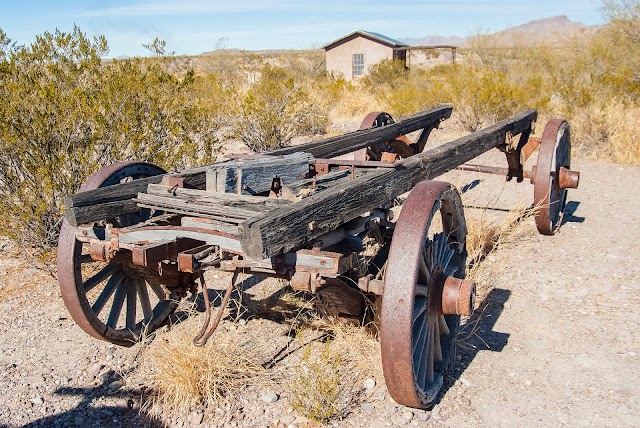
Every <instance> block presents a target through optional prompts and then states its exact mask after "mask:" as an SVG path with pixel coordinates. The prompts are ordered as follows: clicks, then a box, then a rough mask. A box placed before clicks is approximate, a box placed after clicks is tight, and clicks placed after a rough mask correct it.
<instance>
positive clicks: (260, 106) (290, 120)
mask: <svg viewBox="0 0 640 428" xmlns="http://www.w3.org/2000/svg"><path fill="white" fill-rule="evenodd" d="M260 74H261V77H260V79H259V80H258V81H257V82H256V83H254V84H253V85H252V86H251V87H250V88H249V89H248V90H246V91H245V92H244V93H241V94H239V95H237V96H236V95H235V94H230V95H229V97H230V98H231V99H236V98H237V103H236V104H235V106H234V108H233V110H232V111H233V114H232V130H231V132H230V136H231V137H233V138H237V139H239V140H242V141H243V142H244V143H245V144H246V145H247V146H249V148H250V149H251V150H253V151H256V152H261V151H265V150H271V149H276V148H278V147H285V146H287V145H289V143H290V142H291V140H292V139H293V138H294V137H296V136H299V135H310V134H317V133H323V132H324V131H325V126H326V123H327V117H326V114H324V113H323V112H322V111H321V110H320V108H319V106H318V105H317V104H315V103H313V102H312V98H311V97H310V96H309V93H308V92H307V91H305V90H304V88H303V86H302V84H301V83H300V82H299V81H297V80H296V79H295V78H294V76H293V75H292V74H291V73H290V72H288V71H287V70H286V69H284V68H281V67H274V66H271V65H269V64H265V65H263V66H262V68H261V69H260Z"/></svg>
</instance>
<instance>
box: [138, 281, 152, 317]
mask: <svg viewBox="0 0 640 428" xmlns="http://www.w3.org/2000/svg"><path fill="white" fill-rule="evenodd" d="M138 296H139V297H140V305H141V306H142V313H143V315H144V320H145V321H150V320H151V318H153V310H152V309H151V302H150V301H149V293H148V292H147V284H146V283H145V281H144V279H139V280H138Z"/></svg>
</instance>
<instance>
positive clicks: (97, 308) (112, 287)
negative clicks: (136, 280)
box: [91, 271, 124, 316]
mask: <svg viewBox="0 0 640 428" xmlns="http://www.w3.org/2000/svg"><path fill="white" fill-rule="evenodd" d="M123 279H124V272H123V271H119V272H116V273H115V274H114V275H113V276H112V277H111V278H109V281H107V284H106V285H105V286H104V289H103V290H102V292H101V293H100V295H99V296H98V298H97V299H96V301H95V302H94V303H93V305H91V309H92V310H93V312H94V313H95V314H96V316H98V315H99V314H100V312H101V311H102V309H104V305H106V304H107V302H108V301H109V299H110V298H111V296H112V295H113V292H114V291H116V287H118V286H119V285H120V283H121V282H122V281H123Z"/></svg>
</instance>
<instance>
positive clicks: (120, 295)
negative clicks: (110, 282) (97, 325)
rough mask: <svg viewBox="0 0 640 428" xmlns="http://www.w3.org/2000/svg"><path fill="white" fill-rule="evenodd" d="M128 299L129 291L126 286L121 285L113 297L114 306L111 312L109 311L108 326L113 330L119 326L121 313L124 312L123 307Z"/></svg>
mask: <svg viewBox="0 0 640 428" xmlns="http://www.w3.org/2000/svg"><path fill="white" fill-rule="evenodd" d="M125 297H127V290H126V287H125V284H119V285H118V288H117V289H116V295H115V296H114V297H113V304H112V306H111V310H110V311H109V318H107V326H108V327H111V328H113V329H115V328H116V326H117V324H118V318H120V312H122V305H123V304H124V299H125Z"/></svg>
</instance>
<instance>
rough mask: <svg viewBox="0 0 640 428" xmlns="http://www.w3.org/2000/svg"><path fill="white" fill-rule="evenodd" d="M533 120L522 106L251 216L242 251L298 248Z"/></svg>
mask: <svg viewBox="0 0 640 428" xmlns="http://www.w3.org/2000/svg"><path fill="white" fill-rule="evenodd" d="M536 118H537V112H536V111H535V110H527V111H525V112H522V113H520V114H518V115H516V116H513V117H512V118H509V119H506V120H503V121H501V122H499V123H496V124H495V125H492V126H490V127H488V128H485V129H483V130H480V131H478V132H475V133H472V134H469V135H467V136H464V137H462V138H459V139H457V140H454V141H451V142H449V143H445V144H443V145H441V146H438V147H436V148H434V149H432V150H429V151H427V152H424V153H421V154H418V155H416V156H413V157H410V158H407V159H404V160H402V161H401V162H399V166H398V167H396V168H395V169H384V170H379V171H373V172H370V173H367V174H363V175H362V176H360V177H358V178H356V179H354V180H350V181H348V182H345V183H340V184H338V185H336V186H334V187H332V188H330V189H327V190H325V191H323V192H318V193H317V194H314V195H313V196H310V197H308V198H306V199H303V200H302V201H300V202H297V203H295V204H293V205H292V206H290V207H284V208H281V209H278V210H275V211H272V212H270V213H268V214H267V215H265V216H256V217H253V218H250V219H248V220H246V221H245V222H244V223H242V224H241V225H240V228H239V229H240V236H241V239H242V250H243V252H244V254H245V255H247V256H249V257H251V258H254V259H264V258H267V257H271V256H273V255H276V254H280V253H286V252H288V251H291V250H294V249H297V248H301V247H302V246H304V245H305V244H306V243H308V242H309V241H310V240H312V239H314V238H317V237H318V236H320V235H322V234H325V233H328V232H330V231H331V230H334V229H337V228H338V227H340V226H341V225H343V224H344V223H346V222H348V221H350V220H353V219H354V218H356V217H358V216H360V215H362V214H363V213H365V212H367V211H370V210H372V209H375V208H381V207H385V206H387V205H388V204H389V203H390V201H392V200H393V199H394V198H395V197H397V196H398V195H400V194H402V193H405V192H407V191H409V190H411V189H412V188H413V187H414V186H415V185H416V184H417V183H419V182H420V181H423V180H429V179H433V178H435V177H438V176H440V175H442V174H444V173H445V172H447V171H449V170H451V169H453V168H455V167H457V166H458V165H461V164H463V163H465V162H468V161H469V160H471V159H473V158H475V157H477V156H479V155H481V154H482V153H484V152H486V151H488V150H490V149H491V148H494V147H497V146H499V145H501V144H504V143H505V141H506V134H507V133H508V132H510V133H511V134H512V135H514V136H515V135H518V134H520V133H522V132H523V131H527V130H529V129H530V128H531V126H532V122H533V121H535V120H536Z"/></svg>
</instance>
